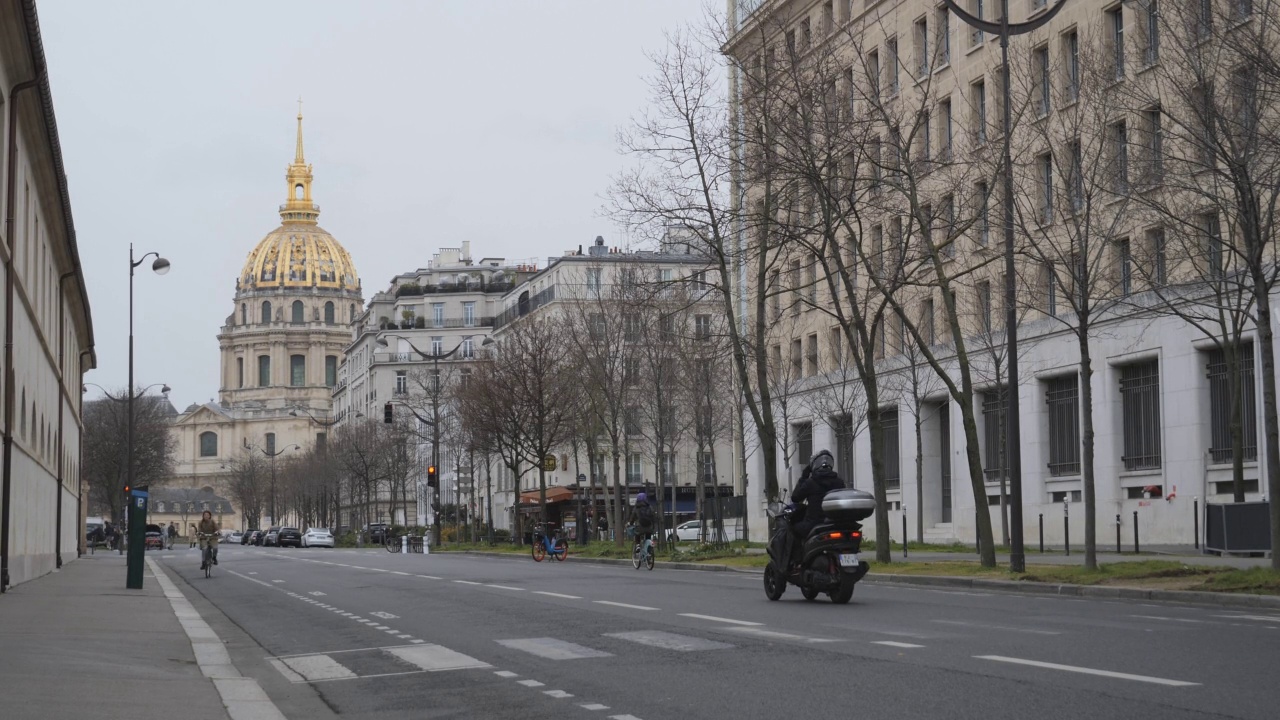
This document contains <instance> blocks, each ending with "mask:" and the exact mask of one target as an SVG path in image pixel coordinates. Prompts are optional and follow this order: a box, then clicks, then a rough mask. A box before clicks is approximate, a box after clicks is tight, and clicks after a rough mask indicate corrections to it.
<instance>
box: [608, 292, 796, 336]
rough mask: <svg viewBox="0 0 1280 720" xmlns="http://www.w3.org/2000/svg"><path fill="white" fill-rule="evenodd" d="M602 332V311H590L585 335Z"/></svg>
mask: <svg viewBox="0 0 1280 720" xmlns="http://www.w3.org/2000/svg"><path fill="white" fill-rule="evenodd" d="M774 299H775V300H776V299H777V297H776V296H775V298H774ZM604 334H605V324H604V313H591V315H590V316H589V317H588V318H587V336H588V337H589V338H591V340H593V341H595V342H599V341H601V340H603V339H604Z"/></svg>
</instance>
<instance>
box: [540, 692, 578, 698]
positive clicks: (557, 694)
mask: <svg viewBox="0 0 1280 720" xmlns="http://www.w3.org/2000/svg"><path fill="white" fill-rule="evenodd" d="M542 694H543V695H550V696H551V697H553V698H555V699H557V700H563V699H564V698H571V697H573V696H572V695H570V694H569V693H567V692H565V691H563V690H543V691H542Z"/></svg>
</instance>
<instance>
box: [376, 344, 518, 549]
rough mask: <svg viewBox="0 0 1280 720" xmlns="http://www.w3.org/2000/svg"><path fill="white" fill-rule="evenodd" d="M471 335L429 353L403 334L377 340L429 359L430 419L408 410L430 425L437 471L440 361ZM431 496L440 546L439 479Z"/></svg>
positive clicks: (436, 541) (436, 542) (435, 537)
mask: <svg viewBox="0 0 1280 720" xmlns="http://www.w3.org/2000/svg"><path fill="white" fill-rule="evenodd" d="M473 337H475V336H474V335H464V336H463V337H462V342H460V343H458V345H457V347H455V348H454V349H452V350H450V351H449V352H447V353H438V352H435V351H434V350H435V348H432V352H430V353H425V352H422V351H421V350H419V349H418V348H417V346H416V345H414V344H413V342H412V341H411V340H409V338H407V337H405V336H403V335H383V336H382V337H380V338H378V340H377V344H378V347H388V343H387V338H396V339H399V340H403V341H404V342H405V343H406V344H407V345H408V346H409V347H410V349H412V350H413V351H414V352H415V353H417V354H418V356H419V357H421V358H422V359H423V360H427V359H430V360H431V366H432V370H431V373H432V374H431V419H430V420H427V419H425V418H423V417H422V416H421V415H419V414H418V413H416V412H414V411H413V409H412V408H410V409H409V411H410V412H413V416H414V417H416V418H418V420H419V421H420V422H424V423H426V424H428V425H430V426H431V466H432V467H434V468H437V470H436V472H437V473H438V472H439V467H440V361H441V360H444V359H447V358H450V357H452V356H453V354H454V353H456V352H458V351H459V350H461V349H462V347H463V346H464V345H466V344H467V341H468V340H470V339H471V338H473ZM492 344H493V338H490V337H487V338H485V339H484V342H482V343H480V345H481V347H484V346H487V345H492ZM431 496H432V500H431V503H432V511H433V512H434V517H435V522H434V523H432V527H431V543H432V544H433V545H435V546H436V547H439V546H440V509H441V508H440V481H439V480H437V481H436V485H435V487H434V488H432V493H431Z"/></svg>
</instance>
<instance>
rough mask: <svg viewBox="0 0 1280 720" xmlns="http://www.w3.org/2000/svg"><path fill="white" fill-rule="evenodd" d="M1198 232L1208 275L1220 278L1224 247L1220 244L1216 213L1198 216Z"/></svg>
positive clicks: (1220, 234)
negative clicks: (1202, 243)
mask: <svg viewBox="0 0 1280 720" xmlns="http://www.w3.org/2000/svg"><path fill="white" fill-rule="evenodd" d="M1200 232H1201V233H1202V234H1203V237H1204V240H1203V242H1204V252H1205V264H1206V266H1207V269H1208V271H1209V277H1210V278H1213V279H1220V278H1221V277H1222V276H1223V270H1224V268H1225V265H1224V262H1223V261H1224V257H1223V255H1224V252H1223V251H1224V248H1223V246H1222V230H1221V228H1220V227H1219V225H1218V214H1217V213H1204V214H1203V215H1201V216H1200Z"/></svg>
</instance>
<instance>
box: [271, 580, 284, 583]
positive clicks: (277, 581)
mask: <svg viewBox="0 0 1280 720" xmlns="http://www.w3.org/2000/svg"><path fill="white" fill-rule="evenodd" d="M271 582H273V583H282V582H284V581H283V580H272V581H271Z"/></svg>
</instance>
